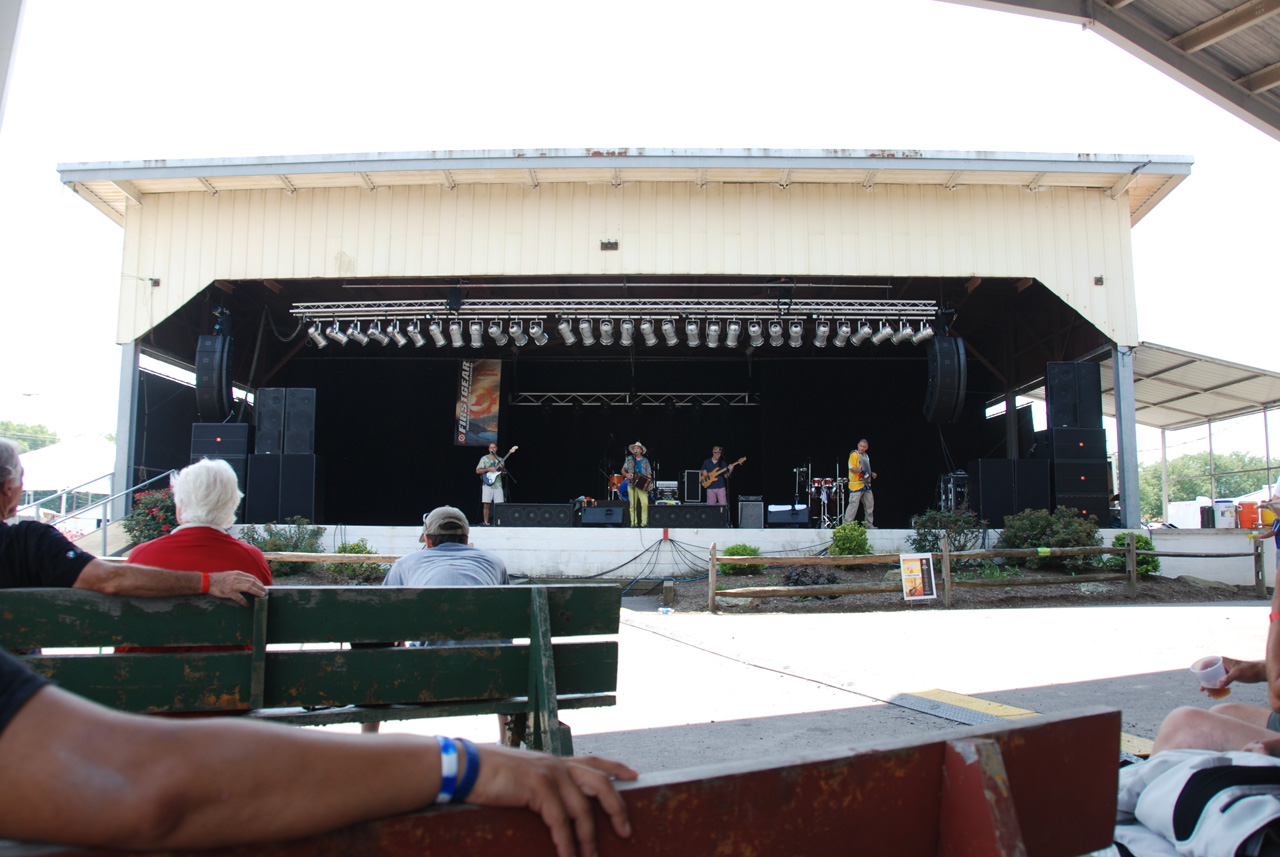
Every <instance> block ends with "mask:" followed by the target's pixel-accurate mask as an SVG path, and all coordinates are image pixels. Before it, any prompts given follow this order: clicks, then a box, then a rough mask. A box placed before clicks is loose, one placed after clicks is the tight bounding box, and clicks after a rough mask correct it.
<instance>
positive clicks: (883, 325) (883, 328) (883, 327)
mask: <svg viewBox="0 0 1280 857" xmlns="http://www.w3.org/2000/svg"><path fill="white" fill-rule="evenodd" d="M890 336H893V328H892V327H890V326H889V324H888V322H884V321H882V322H880V329H879V330H877V331H876V332H875V333H874V334H873V335H872V337H871V344H872V345H879V344H880V343H882V342H884V341H885V340H886V339H888V338H889V337H890Z"/></svg>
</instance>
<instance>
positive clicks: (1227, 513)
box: [1213, 500, 1236, 530]
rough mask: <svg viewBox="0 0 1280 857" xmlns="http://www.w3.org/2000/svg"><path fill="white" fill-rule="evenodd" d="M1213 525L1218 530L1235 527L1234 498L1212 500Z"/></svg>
mask: <svg viewBox="0 0 1280 857" xmlns="http://www.w3.org/2000/svg"><path fill="white" fill-rule="evenodd" d="M1213 525H1214V526H1215V527H1217V528H1218V529H1220V530H1233V529H1235V527H1236V503H1235V501H1234V500H1214V501H1213Z"/></svg>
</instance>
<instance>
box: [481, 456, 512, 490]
mask: <svg viewBox="0 0 1280 857" xmlns="http://www.w3.org/2000/svg"><path fill="white" fill-rule="evenodd" d="M519 448H520V447H518V446H513V447H511V448H510V449H508V450H507V454H506V455H504V456H502V457H501V458H499V459H498V463H497V465H496V466H497V468H498V469H497V470H493V471H490V472H488V473H481V474H480V481H481V482H483V483H484V484H485V485H488V486H489V487H493V483H495V482H497V481H498V477H499V476H501V475H502V465H504V464H506V462H507V459H508V458H510V457H511V453H513V452H515V451H516V450H517V449H519Z"/></svg>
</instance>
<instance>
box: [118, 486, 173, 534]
mask: <svg viewBox="0 0 1280 857" xmlns="http://www.w3.org/2000/svg"><path fill="white" fill-rule="evenodd" d="M120 523H121V526H123V527H124V531H125V532H126V533H128V535H129V544H130V546H132V545H140V544H142V543H143V542H149V541H151V540H152V539H158V538H160V537H161V536H163V535H165V534H166V533H168V532H169V531H170V530H171V529H173V528H174V527H175V526H177V524H178V520H177V516H176V514H175V511H174V507H173V491H172V490H171V489H169V488H164V489H162V490H160V491H139V492H138V493H137V494H134V495H133V512H132V513H131V514H130V515H129V517H127V518H125V519H124V520H123V521H121V522H120Z"/></svg>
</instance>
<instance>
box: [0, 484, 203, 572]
mask: <svg viewBox="0 0 1280 857" xmlns="http://www.w3.org/2000/svg"><path fill="white" fill-rule="evenodd" d="M177 472H178V471H176V470H166V471H165V472H164V473H161V474H160V475H159V476H152V477H151V478H150V479H148V480H146V481H145V482H139V483H138V484H137V485H133V486H130V487H129V488H126V489H124V490H123V491H117V492H116V493H114V494H112V495H111V496H109V497H104V498H102V499H101V500H95V501H94V502H92V503H90V504H88V505H87V506H81V507H80V508H79V509H76V510H74V511H73V512H70V513H68V514H66V515H62V516H60V517H57V518H54V519H53V520H52V521H50V522H49V523H50V525H52V526H55V527H56V526H57V525H58V524H60V523H62V522H63V521H66V520H69V519H71V518H78V517H81V516H82V515H83V514H84V512H86V511H88V510H89V509H96V508H97V507H98V506H103V507H106V508H104V509H103V513H102V519H101V520H102V526H101V527H99V528H98V531H99V532H101V533H102V553H103V555H105V554H106V553H107V526H108V525H109V524H110V523H111V513H110V511H109V507H107V504H108V503H110V502H112V501H113V500H117V499H119V498H121V497H124V496H127V495H129V494H132V493H133V492H135V491H137V490H138V489H139V488H145V487H147V486H148V485H150V484H151V483H152V482H156V481H159V480H161V479H168V478H169V477H171V476H173V474H175V473H177ZM108 476H111V474H108ZM102 478H103V477H101V476H99V477H98V479H102ZM98 479H91V480H89V482H84V483H82V484H80V485H77V486H76V488H83V487H84V486H85V485H90V484H92V483H94V482H97V481H98ZM76 488H68V489H67V490H66V491H62V492H60V493H59V494H54V495H53V496H52V497H45V498H44V499H43V500H39V501H37V502H35V503H29V504H27V505H26V506H23V507H22V508H20V509H19V510H18V512H23V511H25V510H27V509H33V508H36V507H37V506H39V505H40V504H41V503H46V502H48V501H49V500H52V499H54V498H55V497H58V496H61V495H62V494H67V493H69V492H73V491H75V490H76ZM126 517H128V516H127V515H126Z"/></svg>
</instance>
